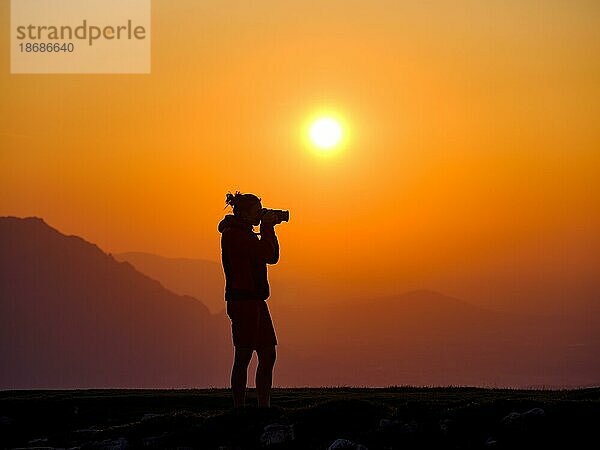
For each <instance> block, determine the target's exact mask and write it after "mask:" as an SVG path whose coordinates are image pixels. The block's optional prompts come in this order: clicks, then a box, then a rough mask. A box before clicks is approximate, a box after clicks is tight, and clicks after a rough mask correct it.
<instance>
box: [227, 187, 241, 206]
mask: <svg viewBox="0 0 600 450" xmlns="http://www.w3.org/2000/svg"><path fill="white" fill-rule="evenodd" d="M241 195H242V193H241V192H240V191H236V192H235V195H234V194H232V193H231V192H228V193H227V195H226V196H225V204H226V205H230V206H232V207H233V206H235V205H237V204H238V203H239V200H240V197H241ZM225 207H226V208H227V206H225Z"/></svg>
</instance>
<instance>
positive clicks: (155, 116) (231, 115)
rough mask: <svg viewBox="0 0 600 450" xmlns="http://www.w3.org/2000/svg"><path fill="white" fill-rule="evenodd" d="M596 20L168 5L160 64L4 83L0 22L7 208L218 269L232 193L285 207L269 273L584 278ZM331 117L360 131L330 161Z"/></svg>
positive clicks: (347, 287) (553, 6)
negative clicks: (221, 230) (320, 146)
mask: <svg viewBox="0 0 600 450" xmlns="http://www.w3.org/2000/svg"><path fill="white" fill-rule="evenodd" d="M0 5H1V6H0V25H1V28H2V29H3V30H6V29H8V26H9V2H8V1H7V0H3V1H2V2H1V4H0ZM599 23H600V3H599V2H597V1H593V0H590V1H573V0H571V1H552V0H545V1H524V0H520V1H491V0H490V1H483V0H481V1H457V0H452V1H419V2H401V1H391V0H390V1H368V2H366V1H360V2H359V1H348V0H344V1H326V2H325V1H322V0H321V1H302V2H292V1H286V2H282V1H275V0H273V1H254V2H247V1H223V0H219V1H197V0H186V1H183V0H177V1H166V0H161V1H158V0H154V1H153V2H152V73H151V74H150V75H11V74H10V67H9V61H10V57H9V51H8V48H9V47H8V45H9V43H8V33H2V34H1V35H0V52H1V53H0V95H1V98H2V100H1V102H0V149H1V150H0V214H1V215H17V216H32V215H34V216H40V217H43V218H44V220H46V222H48V223H49V224H50V225H52V226H54V227H56V228H58V229H59V230H61V231H62V232H64V233H67V234H77V235H79V236H82V237H84V238H85V239H87V240H89V241H91V242H94V243H96V244H97V245H99V246H100V247H101V248H102V249H104V250H105V251H107V252H114V253H116V252H122V251H146V252H152V253H157V254H161V255H164V256H174V257H175V256H177V257H180V256H184V257H198V258H205V259H212V260H216V261H218V260H219V258H220V248H219V238H220V235H219V234H218V232H217V223H218V221H219V220H220V219H221V218H222V217H223V215H224V214H225V213H226V212H228V211H229V210H223V207H224V206H225V204H224V200H225V194H226V193H227V192H228V191H232V192H233V191H235V190H240V191H242V192H253V193H255V194H257V195H259V196H260V197H262V199H263V205H264V206H266V207H272V208H281V209H289V210H290V214H291V220H290V223H289V224H287V223H285V224H282V225H281V226H279V227H278V234H279V238H280V243H281V246H282V253H281V255H282V257H281V261H280V263H279V265H278V266H277V268H273V270H277V271H279V273H282V274H283V273H287V274H290V275H292V274H293V275H297V276H302V277H304V276H312V277H313V280H314V283H315V285H316V286H318V285H319V283H325V282H327V283H329V284H333V285H336V286H339V288H340V289H341V290H342V291H344V292H346V291H348V292H351V291H354V292H359V291H360V292H362V291H369V290H373V291H377V292H388V291H389V292H391V291H395V290H397V291H403V290H406V289H411V288H415V287H430V288H439V289H445V290H446V291H447V292H449V293H460V289H459V287H460V286H459V285H460V284H461V283H463V282H464V280H466V279H470V282H471V283H473V284H478V285H479V286H481V285H485V289H488V290H493V283H494V277H493V276H491V277H490V275H489V273H502V274H504V276H507V277H517V278H519V279H520V280H522V279H531V280H533V281H535V280H537V282H542V280H543V279H545V278H548V279H551V280H552V281H553V282H555V281H556V279H559V280H563V281H564V283H566V284H564V285H562V286H563V287H564V288H565V289H566V287H565V286H571V287H573V286H580V287H581V286H582V284H585V283H587V282H588V281H589V279H591V278H590V277H592V276H593V274H594V273H597V272H598V271H599V270H600V261H599V259H598V258H599V257H598V256H597V255H599V254H600V232H599V231H598V230H600V207H599V203H600V202H599V199H600V177H599V176H598V172H599V171H600V119H599V118H600V27H599V26H598V24H599ZM320 111H332V112H335V113H336V114H338V115H339V116H340V117H342V118H343V122H344V125H345V132H346V133H347V134H346V143H345V145H344V146H343V148H341V149H340V151H338V152H336V153H335V155H330V157H323V155H320V154H319V153H317V152H316V151H315V149H314V148H312V147H311V146H310V145H308V144H307V142H306V140H305V139H304V136H303V133H304V127H305V125H306V123H307V121H308V120H309V119H310V118H312V117H314V116H315V115H316V114H318V113H319V112H320ZM582 280H583V281H582ZM584 288H585V286H584ZM478 292H482V291H481V290H480V291H478ZM589 293H590V294H591V291H590V292H589ZM595 298H597V296H595Z"/></svg>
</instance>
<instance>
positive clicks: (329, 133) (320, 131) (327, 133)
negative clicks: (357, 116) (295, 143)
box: [309, 117, 343, 150]
mask: <svg viewBox="0 0 600 450" xmlns="http://www.w3.org/2000/svg"><path fill="white" fill-rule="evenodd" d="M342 134H343V130H342V126H341V125H340V123H339V122H338V121H337V120H335V119H333V118H331V117H321V118H319V119H317V120H315V121H314V122H313V123H312V125H311V126H310V130H309V135H310V140H311V142H312V143H313V144H314V145H315V146H316V147H317V148H319V149H322V150H329V149H331V148H333V147H335V146H336V145H338V144H339V142H340V140H341V139H342Z"/></svg>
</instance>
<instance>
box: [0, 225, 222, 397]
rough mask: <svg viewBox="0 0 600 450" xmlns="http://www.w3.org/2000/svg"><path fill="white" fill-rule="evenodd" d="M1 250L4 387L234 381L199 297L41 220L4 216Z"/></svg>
mask: <svg viewBox="0 0 600 450" xmlns="http://www.w3.org/2000/svg"><path fill="white" fill-rule="evenodd" d="M0 249H1V250H0V296H1V301H0V360H1V361H2V364H1V366H2V367H1V369H0V388H20V387H23V388H53V387H104V386H106V387H168V386H173V387H175V386H207V385H210V384H215V385H221V386H224V385H226V380H227V370H228V368H227V366H228V364H229V361H227V357H228V356H229V355H228V354H227V350H228V349H229V348H230V345H231V344H230V342H228V341H227V339H226V338H224V337H225V336H227V333H228V332H229V330H228V323H227V322H226V321H225V318H224V317H219V316H212V315H211V314H210V313H209V311H208V309H207V308H206V306H204V305H203V304H202V303H201V302H200V301H199V300H197V299H195V298H192V297H190V296H181V295H176V294H174V293H172V292H170V291H168V290H167V289H165V288H164V287H163V286H162V285H161V283H159V282H158V281H156V280H153V279H151V278H149V277H147V276H146V275H144V274H142V273H140V272H138V271H137V270H136V269H135V268H134V267H133V266H131V265H130V264H129V263H126V262H118V261H116V260H115V259H114V258H113V257H112V256H109V255H107V254H105V253H104V252H103V251H102V250H100V248H98V247H97V246H96V245H94V244H92V243H89V242H87V241H85V240H84V239H82V238H80V237H77V236H65V235H64V234H62V233H60V232H59V231H57V230H56V229H54V228H52V227H50V226H49V225H47V224H46V223H45V222H44V221H43V220H42V219H40V218H37V217H28V218H17V217H1V218H0Z"/></svg>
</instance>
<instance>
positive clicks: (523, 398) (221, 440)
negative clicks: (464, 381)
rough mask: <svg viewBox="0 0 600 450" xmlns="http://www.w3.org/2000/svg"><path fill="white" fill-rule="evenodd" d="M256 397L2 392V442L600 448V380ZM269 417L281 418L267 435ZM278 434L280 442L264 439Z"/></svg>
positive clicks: (279, 392)
mask: <svg viewBox="0 0 600 450" xmlns="http://www.w3.org/2000/svg"><path fill="white" fill-rule="evenodd" d="M247 404H248V405H249V406H247V407H246V408H245V409H244V410H242V411H237V412H236V411H233V410H231V405H232V400H231V394H230V391H229V390H227V389H189V390H188V389H177V390H152V389H86V390H41V391H40V390H36V391H0V447H1V448H8V449H10V448H15V447H29V448H31V447H38V448H40V447H45V448H49V447H50V448H51V447H61V448H71V447H77V448H82V449H88V448H90V449H92V448H94V449H99V448H103V449H108V448H110V449H118V448H178V447H179V448H207V449H211V448H214V449H219V448H221V449H222V450H225V449H227V450H229V449H247V448H273V449H279V448H293V449H327V448H328V447H329V446H330V445H331V444H332V443H333V442H334V441H335V440H336V439H342V438H343V439H348V440H350V441H353V442H354V443H358V444H362V445H363V446H365V447H366V448H368V449H370V450H372V449H411V448H441V449H446V448H454V449H458V448H464V449H477V448H486V449H488V448H490V449H491V448H494V449H508V448H510V449H513V448H560V447H562V448H568V449H575V448H599V447H597V445H600V444H599V442H600V434H599V432H598V423H599V421H600V388H588V389H577V390H560V391H558V390H504V389H502V390H501V389H479V388H412V387H392V388H303V389H274V390H273V393H272V400H271V404H272V407H271V408H263V409H259V408H257V407H256V406H255V405H256V393H255V390H254V389H249V391H248V398H247ZM535 408H541V410H540V409H535ZM528 411H529V412H528ZM511 413H517V414H511ZM524 413H525V414H524ZM382 419H388V420H382ZM269 424H280V425H281V426H279V427H271V429H270V431H268V432H266V433H265V431H264V428H265V426H267V425H269ZM289 425H293V426H291V427H290V426H289ZM269 437H270V438H271V440H272V441H278V440H279V441H281V442H280V443H275V444H270V445H266V439H267V438H269ZM335 448H358V447H356V446H355V447H343V446H338V447H335Z"/></svg>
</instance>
